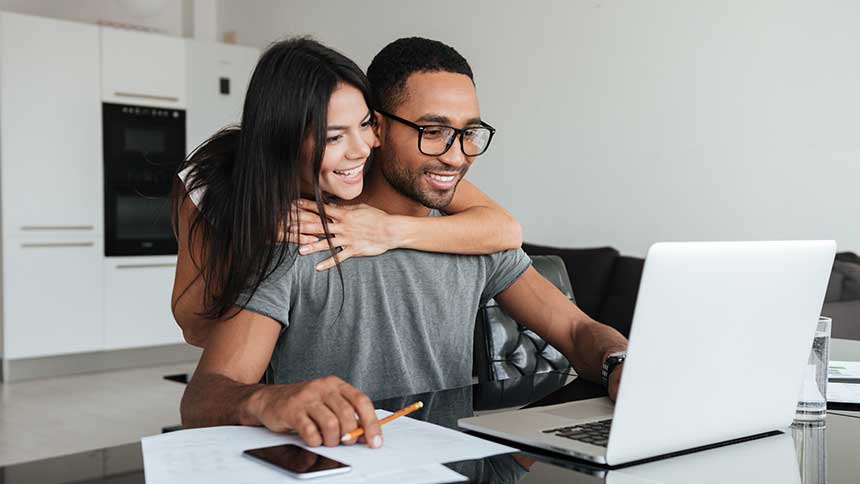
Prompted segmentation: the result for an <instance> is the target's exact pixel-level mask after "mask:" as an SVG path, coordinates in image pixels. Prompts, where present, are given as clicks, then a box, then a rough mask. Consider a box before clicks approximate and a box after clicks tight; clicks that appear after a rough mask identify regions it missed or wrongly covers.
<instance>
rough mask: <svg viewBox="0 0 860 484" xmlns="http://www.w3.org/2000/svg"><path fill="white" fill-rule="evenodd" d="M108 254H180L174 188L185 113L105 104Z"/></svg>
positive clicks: (106, 231)
mask: <svg viewBox="0 0 860 484" xmlns="http://www.w3.org/2000/svg"><path fill="white" fill-rule="evenodd" d="M102 118H103V123H104V124H103V127H104V128H103V129H104V179H105V191H104V196H105V255H107V256H130V255H169V254H176V252H177V244H176V238H175V237H174V235H173V229H172V227H171V223H170V216H171V208H170V205H171V199H170V194H171V189H172V187H173V181H174V178H175V176H176V169H177V167H178V166H179V163H180V162H181V161H182V160H183V158H184V157H185V112H184V111H182V110H177V109H161V108H152V107H140V106H127V105H119V104H110V103H104V104H103V109H102Z"/></svg>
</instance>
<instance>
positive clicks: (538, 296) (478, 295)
mask: <svg viewBox="0 0 860 484" xmlns="http://www.w3.org/2000/svg"><path fill="white" fill-rule="evenodd" d="M368 77H369V78H370V81H371V85H372V89H373V96H374V104H375V107H376V108H377V109H378V110H379V112H378V134H379V138H380V141H381V143H382V146H381V149H380V152H379V153H378V156H377V157H376V159H375V163H374V165H375V166H374V167H373V169H372V171H371V172H370V173H368V175H367V180H366V183H365V188H364V191H363V193H362V197H361V201H362V202H364V203H366V204H369V205H371V206H375V207H377V208H380V209H383V210H385V211H386V212H389V213H392V214H402V215H413V216H414V215H421V216H431V215H434V216H435V215H439V213H438V212H437V210H438V209H442V208H445V207H446V206H447V205H448V204H449V203H450V202H451V199H452V197H453V194H454V190H455V189H456V185H457V183H458V182H459V180H460V179H462V177H463V176H464V174H465V173H466V171H467V170H468V168H469V166H470V165H471V163H472V162H473V161H474V160H475V157H476V156H478V155H480V154H482V153H483V151H485V150H486V148H487V146H488V145H489V141H490V139H491V138H492V130H491V129H489V128H488V126H487V125H486V124H484V123H483V122H482V121H481V117H480V110H479V108H478V100H477V93H476V91H475V85H474V82H473V78H472V71H471V68H470V67H469V65H468V63H467V62H466V60H465V59H463V58H462V56H460V55H459V54H458V53H457V52H456V51H455V50H454V49H452V48H451V47H448V46H446V45H444V44H441V43H439V42H435V41H430V40H427V39H419V38H410V39H400V40H398V41H395V42H393V43H392V44H389V45H388V46H387V47H385V48H384V49H383V50H382V51H381V52H380V53H379V54H378V55H377V56H376V57H375V58H374V60H373V62H372V63H371V66H370V67H369V69H368ZM326 257H327V255H326V254H325V253H319V254H313V255H311V256H304V257H299V258H297V259H294V260H291V261H290V262H288V263H286V264H283V265H282V266H281V267H279V268H278V269H277V270H276V271H275V272H274V273H273V274H272V275H271V276H270V277H269V278H268V279H267V280H266V281H265V282H264V283H263V285H262V286H261V287H260V288H259V289H258V291H257V292H256V293H255V294H253V295H251V296H249V299H248V301H247V306H246V309H244V310H242V311H241V312H240V313H239V314H238V315H237V316H235V317H233V318H231V319H229V320H227V321H221V322H217V323H214V325H213V327H212V330H211V333H210V334H209V336H208V338H207V343H206V349H205V351H204V354H203V357H202V358H201V360H200V363H199V366H198V368H197V371H196V372H195V375H194V377H193V378H192V381H191V382H190V383H189V385H188V388H187V389H186V392H185V395H184V397H183V401H182V418H183V424H184V425H186V426H202V425H219V424H236V423H239V424H243V425H265V426H266V427H268V428H269V429H271V430H274V431H286V430H289V429H293V430H296V431H298V433H299V434H300V435H301V437H302V438H303V439H304V440H305V442H307V443H308V444H309V445H312V446H313V445H320V444H325V445H328V446H332V445H338V444H339V443H340V440H341V436H342V435H344V434H345V433H347V432H349V431H351V430H353V429H355V428H356V426H357V425H359V424H360V425H361V426H362V427H364V428H365V430H366V434H365V437H366V439H367V442H368V444H369V445H370V446H371V447H378V446H380V445H382V433H381V430H380V427H379V424H378V422H377V421H376V418H375V415H374V410H373V406H372V404H371V398H370V397H372V398H374V399H379V398H387V397H393V396H397V395H403V394H409V393H419V392H426V391H433V390H440V389H443V388H450V387H456V386H461V385H468V384H469V383H470V382H471V366H472V364H471V355H472V343H473V342H472V339H473V337H472V335H473V324H472V323H473V321H474V317H475V314H476V311H477V308H478V306H479V305H480V304H482V303H484V302H486V301H487V300H489V299H490V298H493V297H495V298H496V300H497V301H498V303H499V304H500V305H501V306H502V308H503V309H505V311H507V312H508V313H509V314H510V315H511V316H512V317H514V318H515V319H516V320H517V321H519V322H520V323H521V324H523V325H525V326H527V327H529V328H530V329H532V330H533V331H535V332H536V333H537V334H539V335H541V336H542V337H543V338H544V339H546V340H547V341H548V342H549V343H550V344H552V345H553V346H555V347H556V348H558V349H559V350H560V351H561V352H562V353H563V354H564V355H565V356H566V357H567V358H568V360H570V362H571V363H572V364H573V366H574V368H575V369H576V371H577V373H578V374H580V375H582V376H583V377H585V378H588V379H590V380H594V381H601V369H602V367H603V365H604V362H606V361H607V359H608V357H609V356H610V355H612V354H614V353H616V352H621V351H624V350H625V348H626V340H625V339H624V337H623V336H621V334H619V333H618V332H617V331H615V330H613V329H612V328H610V327H608V326H606V325H603V324H600V323H597V322H596V321H594V320H592V319H590V318H589V317H588V316H586V315H585V314H584V313H583V312H582V311H580V310H579V309H578V308H577V307H576V306H575V305H574V304H572V303H571V302H570V301H569V300H568V299H567V298H566V297H565V296H564V295H563V294H561V292H559V291H558V290H557V289H556V288H555V286H553V285H552V284H551V283H549V282H548V281H546V280H545V279H544V278H542V277H541V276H540V275H539V274H538V273H537V272H536V271H535V270H534V269H533V268H531V267H530V261H529V259H528V257H527V256H526V255H525V253H523V252H522V250H512V251H506V252H501V253H497V254H492V255H485V256H456V255H450V254H438V253H425V252H416V251H411V250H394V251H389V252H387V253H385V254H383V255H381V256H377V257H361V258H353V259H349V260H347V261H344V263H343V264H342V265H341V271H342V276H343V279H342V280H341V279H340V275H341V274H340V273H338V272H336V271H328V272H326V273H318V272H316V270H315V269H314V266H315V264H316V263H318V262H320V261H321V260H323V259H324V258H326ZM270 365H271V371H270V373H269V375H268V376H270V377H271V379H272V380H273V383H275V384H270V385H260V384H258V383H257V382H259V381H260V379H261V377H262V376H263V374H264V373H266V370H267V368H269V366H270ZM334 375H337V376H334ZM620 375H621V370H620V367H619V369H616V370H615V371H613V372H612V373H611V374H610V379H609V384H608V388H609V393H610V396H611V397H613V398H614V396H615V394H616V392H617V388H618V382H619V381H620ZM347 382H349V383H347ZM356 415H358V421H356V418H355V416H356Z"/></svg>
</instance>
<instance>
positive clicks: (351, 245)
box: [289, 200, 399, 271]
mask: <svg viewBox="0 0 860 484" xmlns="http://www.w3.org/2000/svg"><path fill="white" fill-rule="evenodd" d="M325 212H326V216H327V217H328V219H329V220H330V221H329V223H328V229H329V232H330V233H331V234H332V236H333V237H332V239H331V243H332V245H333V246H334V247H335V248H341V249H342V250H341V251H340V252H339V253H338V254H337V255H336V256H335V257H337V260H338V261H339V262H343V261H345V260H347V259H349V258H350V257H354V256H373V255H380V254H383V253H385V252H387V251H388V250H390V249H394V248H396V247H398V246H399V245H398V240H397V235H396V234H397V233H398V229H397V227H398V223H399V217H397V216H394V215H389V214H387V213H385V212H383V211H382V210H379V209H377V208H374V207H371V206H370V205H365V204H358V205H347V206H336V205H332V204H326V206H325ZM298 221H299V224H300V228H301V233H298V230H297V229H298V228H299V227H296V226H295V225H291V226H290V227H289V233H290V234H293V235H298V236H299V237H300V240H301V243H302V246H301V247H300V248H299V253H301V254H302V255H307V254H313V253H314V252H320V251H323V250H329V245H328V241H326V239H325V231H324V230H323V225H322V220H321V219H320V216H319V208H318V207H317V204H316V203H315V202H313V201H310V200H300V204H299V217H298ZM309 237H313V238H316V237H319V239H318V240H316V241H313V242H312V241H310V239H309ZM335 257H330V258H328V259H326V260H325V261H323V262H320V263H319V264H317V266H316V269H317V270H318V271H324V270H327V269H330V268H332V267H334V265H335Z"/></svg>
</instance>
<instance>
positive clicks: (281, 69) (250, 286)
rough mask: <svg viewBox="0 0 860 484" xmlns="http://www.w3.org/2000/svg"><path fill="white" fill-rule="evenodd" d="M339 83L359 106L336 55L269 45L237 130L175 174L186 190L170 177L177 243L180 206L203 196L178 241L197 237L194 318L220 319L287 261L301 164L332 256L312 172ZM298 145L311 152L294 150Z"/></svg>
mask: <svg viewBox="0 0 860 484" xmlns="http://www.w3.org/2000/svg"><path fill="white" fill-rule="evenodd" d="M340 83H347V84H349V85H352V86H354V87H355V88H357V89H358V90H359V91H361V93H362V94H363V95H364V99H365V101H366V102H368V105H369V100H370V87H369V83H368V81H367V77H366V76H365V75H364V73H363V72H362V71H361V69H360V68H359V67H358V66H357V65H356V64H355V63H354V62H353V61H351V60H350V59H348V58H347V57H345V56H344V55H342V54H340V53H338V52H336V51H334V50H332V49H329V48H328V47H325V46H323V45H321V44H319V43H318V42H315V41H313V40H311V39H308V38H295V39H290V40H284V41H281V42H277V43H275V44H272V45H271V46H269V48H268V49H266V51H265V52H264V53H263V55H262V56H261V57H260V60H259V62H258V63H257V67H256V68H255V69H254V74H253V75H252V76H251V81H250V83H249V85H248V92H247V95H246V96H245V104H244V107H243V111H242V121H241V124H240V126H238V127H228V128H225V129H223V130H221V131H219V132H218V133H216V134H215V135H213V136H212V137H211V138H210V139H209V140H207V141H206V142H205V143H203V144H202V145H201V146H199V147H198V148H197V149H196V150H194V152H193V153H192V154H191V155H190V156H189V158H188V159H187V160H185V161H184V162H183V163H182V164H181V166H180V167H179V171H182V170H185V169H186V168H187V169H189V172H188V175H187V176H186V184H185V185H184V186H183V184H182V182H181V181H179V179H178V177H177V180H176V183H175V188H174V194H175V196H174V198H173V227H174V231H175V232H176V233H177V234H179V217H180V213H181V210H182V204H183V203H188V202H189V200H190V198H189V197H187V196H186V193H191V192H193V191H195V190H199V189H202V191H203V195H202V199H201V200H200V202H199V204H198V205H197V215H196V216H195V217H194V219H193V220H192V221H191V223H190V226H189V230H188V234H187V237H188V238H187V241H188V244H189V246H191V244H192V240H194V239H195V238H197V239H198V240H199V241H200V242H201V244H202V247H203V256H202V259H203V260H200V261H197V260H195V261H194V263H195V265H197V266H198V267H199V268H200V274H199V275H198V277H202V278H203V284H204V286H203V288H204V291H203V292H204V301H203V303H204V305H203V310H202V312H201V313H200V314H199V315H200V316H202V317H205V318H211V319H216V318H222V317H224V316H225V315H226V314H227V313H228V312H230V311H231V308H233V307H234V306H235V305H236V304H241V303H242V302H240V301H239V298H240V296H241V295H242V293H243V292H245V291H248V292H250V293H252V294H253V292H255V291H256V290H257V288H259V286H260V284H261V283H262V282H263V281H264V280H265V279H266V278H267V277H268V276H269V275H271V274H272V272H274V271H275V270H276V269H277V268H278V267H279V266H280V265H281V264H283V263H284V262H285V260H286V259H288V258H292V257H295V254H294V253H291V252H290V251H289V250H288V247H287V245H286V244H281V243H280V242H281V241H282V239H283V236H282V234H281V233H282V230H286V228H287V227H289V226H290V224H291V222H293V220H292V219H293V213H292V211H291V207H292V204H293V202H295V201H296V200H298V199H299V198H300V197H301V171H302V166H303V165H304V164H305V163H311V166H312V167H313V170H312V172H313V197H314V199H315V200H316V202H317V206H318V208H319V211H320V214H321V218H322V221H323V226H324V229H325V234H326V238H327V239H328V240H329V248H330V250H331V252H332V253H334V249H333V247H332V245H331V240H330V239H331V236H330V234H329V230H328V223H327V218H326V215H325V206H324V204H323V202H324V194H323V193H322V192H321V190H320V187H319V173H320V165H321V164H322V159H323V153H324V151H325V146H326V137H327V135H326V132H327V130H326V127H327V120H326V113H327V111H328V104H329V99H330V98H331V95H332V93H333V92H334V90H335V89H336V88H337V87H338V84H340ZM308 137H311V139H312V141H313V149H312V152H311V153H307V152H306V150H304V151H303V149H302V147H303V144H304V141H305V139H307V138H308ZM293 225H296V226H298V225H299V223H298V220H295V221H294V223H293ZM192 255H193V252H192ZM273 261H274V262H273ZM338 270H340V267H338ZM192 284H193V282H192ZM189 287H190V285H189ZM187 290H188V288H186V289H185V291H187ZM184 295H185V292H183V293H182V295H181V296H180V297H183V296H184Z"/></svg>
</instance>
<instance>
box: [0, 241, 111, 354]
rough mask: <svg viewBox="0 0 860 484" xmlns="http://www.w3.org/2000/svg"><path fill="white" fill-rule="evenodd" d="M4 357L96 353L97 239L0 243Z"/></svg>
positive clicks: (100, 335)
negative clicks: (1, 247) (1, 248)
mask: <svg viewBox="0 0 860 484" xmlns="http://www.w3.org/2000/svg"><path fill="white" fill-rule="evenodd" d="M3 256H4V257H3V321H4V334H3V345H4V349H3V357H4V358H7V359H18V358H32V357H38V356H48V355H58V354H66V353H77V352H86V351H99V350H101V349H102V348H103V343H104V319H103V313H102V311H103V307H104V306H103V291H102V287H103V285H102V270H101V264H102V260H103V255H102V247H101V240H100V239H98V238H92V237H86V236H80V235H68V236H40V237H6V238H5V239H4V240H3Z"/></svg>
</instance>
